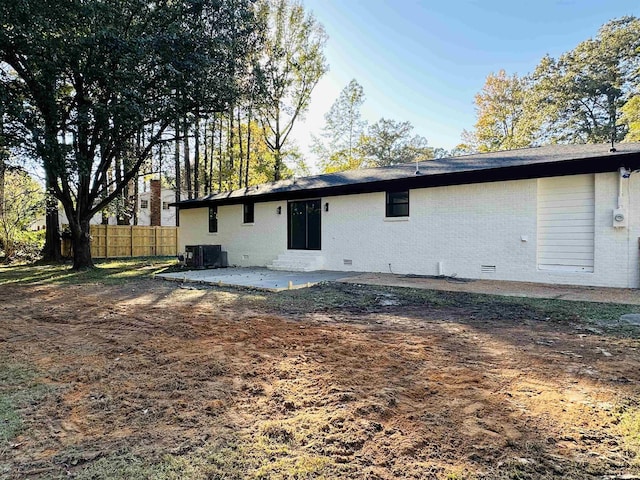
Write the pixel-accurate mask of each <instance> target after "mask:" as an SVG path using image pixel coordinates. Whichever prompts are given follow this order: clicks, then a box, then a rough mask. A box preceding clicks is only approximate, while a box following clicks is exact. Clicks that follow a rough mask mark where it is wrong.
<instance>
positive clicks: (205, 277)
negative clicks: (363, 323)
mask: <svg viewBox="0 0 640 480" xmlns="http://www.w3.org/2000/svg"><path fill="white" fill-rule="evenodd" d="M156 276H157V277H158V278H163V279H165V280H173V281H176V282H195V283H202V284H210V285H218V286H239V287H250V288H257V289H261V290H269V291H273V292H279V291H281V290H292V289H295V288H306V287H310V286H311V285H315V284H317V283H320V282H329V281H335V280H340V279H342V278H346V277H350V278H353V276H354V274H353V273H352V272H331V271H324V270H320V271H315V272H283V271H276V270H269V269H267V268H217V269H209V270H188V271H184V272H173V273H161V274H158V275H156Z"/></svg>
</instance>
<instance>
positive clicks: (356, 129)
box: [312, 79, 366, 172]
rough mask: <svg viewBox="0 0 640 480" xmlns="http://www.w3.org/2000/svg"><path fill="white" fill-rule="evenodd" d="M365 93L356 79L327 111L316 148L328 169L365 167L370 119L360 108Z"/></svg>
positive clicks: (333, 170)
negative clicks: (363, 148) (363, 145)
mask: <svg viewBox="0 0 640 480" xmlns="http://www.w3.org/2000/svg"><path fill="white" fill-rule="evenodd" d="M364 100H365V96H364V90H363V88H362V86H361V85H360V84H359V83H358V82H357V80H356V79H353V80H351V81H350V82H349V84H348V85H347V86H346V87H344V88H343V89H342V91H341V92H340V95H338V98H337V99H336V100H335V102H333V104H332V105H331V108H330V109H329V111H328V112H327V113H326V114H325V116H324V120H325V125H324V127H323V128H322V133H321V135H320V138H316V137H314V142H313V147H312V148H313V151H314V153H315V154H316V156H317V157H318V158H319V160H320V165H321V167H322V169H323V170H324V171H325V172H336V171H341V170H352V169H354V168H360V167H362V166H364V157H363V155H362V151H361V149H360V137H361V136H362V135H363V134H364V129H365V127H366V122H365V121H364V120H362V114H361V113H360V108H361V107H362V104H363V103H364Z"/></svg>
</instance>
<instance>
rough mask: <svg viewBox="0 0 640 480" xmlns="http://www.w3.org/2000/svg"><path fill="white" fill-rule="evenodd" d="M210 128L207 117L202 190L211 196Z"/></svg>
mask: <svg viewBox="0 0 640 480" xmlns="http://www.w3.org/2000/svg"><path fill="white" fill-rule="evenodd" d="M208 128H209V119H208V118H206V117H205V119H204V145H203V147H204V166H203V167H202V183H203V186H202V190H203V193H204V194H205V195H209V193H210V192H209V180H208V172H209V148H208V147H207V141H208V137H207V130H208Z"/></svg>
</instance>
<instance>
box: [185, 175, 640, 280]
mask: <svg viewBox="0 0 640 480" xmlns="http://www.w3.org/2000/svg"><path fill="white" fill-rule="evenodd" d="M537 184H538V181H537V180H536V179H532V180H516V181H509V182H494V183H485V184H476V185H458V186H447V187H437V188H428V189H419V190H411V192H410V217H409V218H408V219H394V220H395V221H390V220H391V219H385V194H384V192H379V193H370V194H361V195H348V196H338V197H327V198H323V199H322V204H323V205H324V203H325V202H328V203H329V211H328V212H325V211H324V209H323V211H322V251H321V253H322V255H323V256H324V258H325V269H327V270H343V271H369V272H389V271H392V272H393V273H410V274H419V275H437V274H438V262H443V266H444V273H445V275H454V274H456V275H457V276H458V277H461V278H486V279H496V280H514V281H530V282H545V283H559V284H576V285H593V286H614V287H632V288H638V287H639V286H640V275H639V271H640V259H639V256H638V237H640V173H635V174H634V175H633V176H632V177H631V179H630V181H629V185H628V186H629V192H627V193H628V194H630V195H628V196H629V203H628V204H629V207H628V208H629V212H630V227H629V228H628V229H614V228H613V227H612V211H613V209H614V208H615V207H616V202H617V196H618V191H617V190H618V175H617V173H605V174H597V175H595V194H596V213H595V266H594V272H593V273H566V272H563V273H560V272H550V271H539V270H538V269H537V258H536V256H537V255H536V235H537V232H536V230H537V227H536V226H537V211H536V209H537ZM278 206H281V207H282V214H281V215H277V213H276V208H277V207H278ZM218 218H219V220H218V230H219V233H218V234H208V233H207V230H208V209H206V208H203V209H190V210H182V211H181V212H180V236H179V243H180V245H181V248H182V249H183V248H184V245H188V244H199V243H212V244H221V245H222V246H223V249H224V250H226V251H228V252H229V262H230V264H234V265H241V266H264V265H267V264H269V263H271V262H272V261H273V259H274V258H275V257H276V256H277V255H279V254H281V253H284V252H285V251H286V248H287V239H286V235H287V215H286V202H268V203H257V204H256V206H255V224H254V225H252V226H243V225H242V206H241V205H232V206H223V207H218ZM522 237H525V238H526V240H527V241H522ZM344 260H351V262H352V263H351V265H345V262H344ZM482 265H495V267H496V271H495V273H482V272H481V266H482Z"/></svg>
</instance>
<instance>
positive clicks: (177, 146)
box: [174, 120, 182, 227]
mask: <svg viewBox="0 0 640 480" xmlns="http://www.w3.org/2000/svg"><path fill="white" fill-rule="evenodd" d="M175 129H176V137H175V144H174V147H175V150H174V162H175V169H176V202H179V201H180V200H181V199H182V188H181V175H180V168H181V166H180V121H179V120H176V127H175ZM179 226H180V209H179V208H176V227H179Z"/></svg>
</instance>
